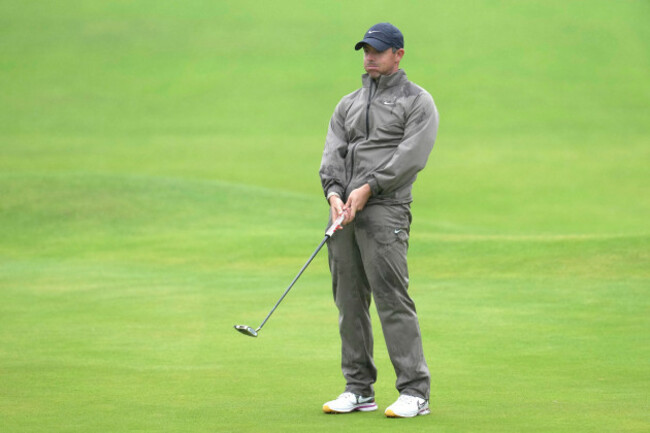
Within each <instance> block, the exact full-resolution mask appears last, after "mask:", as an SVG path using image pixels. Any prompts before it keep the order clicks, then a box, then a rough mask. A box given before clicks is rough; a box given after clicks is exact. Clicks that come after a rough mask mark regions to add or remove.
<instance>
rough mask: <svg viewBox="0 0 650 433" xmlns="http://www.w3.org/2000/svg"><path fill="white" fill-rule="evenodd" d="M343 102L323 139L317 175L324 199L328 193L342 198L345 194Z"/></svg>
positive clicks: (336, 109) (335, 111) (345, 146)
mask: <svg viewBox="0 0 650 433" xmlns="http://www.w3.org/2000/svg"><path fill="white" fill-rule="evenodd" d="M345 100H346V98H343V99H342V100H341V101H340V102H339V103H338V105H337V106H336V108H335V109H334V114H333V115H332V118H331V120H330V124H329V129H328V131H327V138H326V139H325V150H324V151H323V159H322V160H321V165H320V170H319V175H320V180H321V184H322V186H323V192H324V193H325V196H326V197H327V195H328V194H330V193H336V194H338V195H339V196H340V197H341V198H343V195H344V194H345V179H346V175H345V157H346V155H347V152H348V142H347V139H346V133H345V105H346V104H345Z"/></svg>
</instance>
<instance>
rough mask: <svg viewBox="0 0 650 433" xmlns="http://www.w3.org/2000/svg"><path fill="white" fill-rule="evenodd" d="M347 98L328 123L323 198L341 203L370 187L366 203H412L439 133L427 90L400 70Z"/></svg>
mask: <svg viewBox="0 0 650 433" xmlns="http://www.w3.org/2000/svg"><path fill="white" fill-rule="evenodd" d="M362 79H363V87H362V88H361V89H359V90H357V91H355V92H353V93H350V94H349V95H346V96H344V97H343V99H341V101H340V102H339V103H338V105H337V106H336V109H335V110H334V114H333V115H332V119H331V120H330V125H329V130H328V132H327V139H326V141H325V150H324V152H323V159H322V161H321V166H320V172H319V173H320V178H321V183H322V185H323V191H324V192H325V195H326V196H327V195H329V194H330V193H337V194H338V195H339V196H341V198H342V199H343V201H346V200H347V196H348V194H350V192H352V191H353V190H354V189H356V188H358V187H360V186H362V185H364V184H366V183H368V184H369V185H370V189H371V190H372V197H370V200H369V201H368V204H373V203H383V204H404V203H410V202H412V201H413V198H412V196H411V187H412V185H413V182H415V179H416V177H417V173H418V172H419V171H420V170H422V169H423V168H424V166H425V165H426V162H427V158H428V157H429V153H430V152H431V149H432V148H433V142H434V141H435V139H436V133H437V131H438V110H437V109H436V106H435V103H434V102H433V98H432V97H431V95H429V93H428V92H427V91H426V90H424V89H423V88H421V87H419V86H417V85H416V84H414V83H412V82H410V81H409V80H408V79H407V78H406V73H405V72H404V71H403V70H401V69H400V70H399V71H397V72H396V73H394V74H393V75H389V76H380V77H379V79H378V80H377V81H375V80H373V79H372V78H371V77H370V76H369V75H368V74H364V75H363V76H362Z"/></svg>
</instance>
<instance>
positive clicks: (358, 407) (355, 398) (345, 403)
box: [323, 392, 377, 413]
mask: <svg viewBox="0 0 650 433" xmlns="http://www.w3.org/2000/svg"><path fill="white" fill-rule="evenodd" d="M373 410H377V403H375V397H362V396H360V395H356V394H353V393H351V392H344V393H343V394H341V395H339V396H338V398H337V399H336V400H332V401H328V402H327V403H325V404H324V405H323V412H325V413H350V412H354V411H360V412H370V411H373Z"/></svg>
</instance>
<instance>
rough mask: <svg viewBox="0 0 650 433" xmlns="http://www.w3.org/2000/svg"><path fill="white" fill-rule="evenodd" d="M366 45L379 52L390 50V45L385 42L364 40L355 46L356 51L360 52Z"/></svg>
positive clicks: (371, 39)
mask: <svg viewBox="0 0 650 433" xmlns="http://www.w3.org/2000/svg"><path fill="white" fill-rule="evenodd" d="M365 44H368V45H370V46H371V47H373V48H374V49H375V50H377V51H386V50H387V49H389V48H390V44H387V43H386V42H384V41H380V40H379V39H375V38H363V40H362V41H359V42H357V44H356V45H355V46H354V49H355V50H357V51H358V50H360V49H361V48H363V46H364V45H365Z"/></svg>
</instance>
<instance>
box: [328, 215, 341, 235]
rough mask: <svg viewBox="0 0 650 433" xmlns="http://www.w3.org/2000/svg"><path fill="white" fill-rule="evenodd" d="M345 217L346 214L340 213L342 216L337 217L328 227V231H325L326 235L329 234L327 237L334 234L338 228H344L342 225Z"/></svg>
mask: <svg viewBox="0 0 650 433" xmlns="http://www.w3.org/2000/svg"><path fill="white" fill-rule="evenodd" d="M344 217H345V215H343V214H341V215H340V216H339V217H338V218H337V219H336V220H335V221H334V222H333V223H332V225H331V226H330V228H328V229H327V231H326V232H325V236H327V237H331V236H332V235H333V234H334V232H335V231H337V230H338V229H341V228H343V227H342V226H341V223H342V222H343V218H344Z"/></svg>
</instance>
